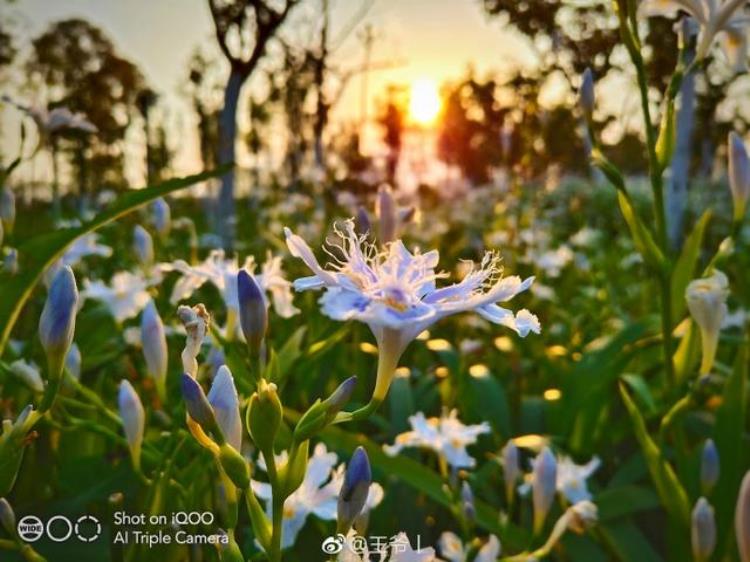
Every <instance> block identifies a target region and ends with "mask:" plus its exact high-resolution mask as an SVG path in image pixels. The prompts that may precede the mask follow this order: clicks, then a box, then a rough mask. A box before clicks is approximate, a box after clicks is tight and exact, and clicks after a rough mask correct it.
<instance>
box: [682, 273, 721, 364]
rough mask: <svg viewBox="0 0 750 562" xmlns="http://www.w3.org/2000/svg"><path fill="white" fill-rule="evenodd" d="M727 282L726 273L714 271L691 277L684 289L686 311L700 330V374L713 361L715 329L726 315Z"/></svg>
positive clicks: (716, 338)
mask: <svg viewBox="0 0 750 562" xmlns="http://www.w3.org/2000/svg"><path fill="white" fill-rule="evenodd" d="M728 296H729V282H728V281H727V277H726V275H724V274H723V273H722V272H721V271H718V270H715V271H714V273H713V275H711V277H707V278H704V279H695V280H694V281H691V282H690V283H689V284H688V286H687V289H685V299H686V300H687V305H688V309H689V310H690V314H691V315H692V317H693V320H695V322H696V324H698V327H699V328H700V331H701V350H702V354H703V358H702V360H701V374H704V375H705V374H708V373H709V372H710V371H711V367H713V364H714V358H715V357H716V348H717V347H718V345H719V331H720V330H721V324H722V322H723V321H724V318H725V317H726V315H727V297H728Z"/></svg>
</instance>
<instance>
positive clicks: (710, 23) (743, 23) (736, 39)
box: [640, 0, 748, 71]
mask: <svg viewBox="0 0 750 562" xmlns="http://www.w3.org/2000/svg"><path fill="white" fill-rule="evenodd" d="M746 2H747V0H723V1H722V0H644V1H643V2H642V3H641V6H640V10H641V13H643V14H644V15H646V16H667V17H671V16H674V15H675V14H676V13H677V12H678V11H680V10H682V11H684V12H687V13H688V14H690V16H691V17H692V18H693V19H694V20H695V21H696V22H697V23H698V26H699V27H700V34H699V37H698V46H697V48H696V52H695V60H696V61H700V60H703V58H705V57H706V55H707V54H708V51H709V49H710V48H711V44H712V43H713V41H714V39H715V38H716V37H717V36H720V38H721V40H722V45H721V46H722V50H723V51H724V54H725V55H726V56H727V59H729V62H730V63H731V64H732V65H733V66H734V67H735V69H736V70H737V71H742V70H744V69H745V68H746V63H747V23H748V19H747V18H745V17H743V14H742V13H738V12H741V11H742V9H743V7H744V5H745V3H746Z"/></svg>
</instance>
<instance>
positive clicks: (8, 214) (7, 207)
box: [0, 187, 16, 234]
mask: <svg viewBox="0 0 750 562" xmlns="http://www.w3.org/2000/svg"><path fill="white" fill-rule="evenodd" d="M0 221H2V223H3V226H4V227H5V230H6V231H7V232H8V234H10V233H12V232H13V225H14V224H15V222H16V196H15V195H13V191H12V190H11V189H10V188H9V187H4V188H2V189H0Z"/></svg>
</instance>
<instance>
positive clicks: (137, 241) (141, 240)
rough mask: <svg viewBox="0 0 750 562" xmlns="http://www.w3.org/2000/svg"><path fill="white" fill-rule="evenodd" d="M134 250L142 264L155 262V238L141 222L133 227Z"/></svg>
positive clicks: (147, 264) (146, 264)
mask: <svg viewBox="0 0 750 562" xmlns="http://www.w3.org/2000/svg"><path fill="white" fill-rule="evenodd" d="M133 251H134V252H135V257H136V258H137V259H138V263H140V264H141V265H142V266H149V265H151V264H152V263H154V240H153V239H152V238H151V235H150V234H149V233H148V230H146V229H145V228H143V227H142V226H141V225H140V224H138V225H136V226H135V228H134V229H133Z"/></svg>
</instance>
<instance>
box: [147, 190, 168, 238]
mask: <svg viewBox="0 0 750 562" xmlns="http://www.w3.org/2000/svg"><path fill="white" fill-rule="evenodd" d="M151 211H152V219H153V222H154V228H155V229H156V232H158V233H159V236H161V237H167V236H169V230H170V228H171V226H172V212H171V210H170V209H169V204H168V203H167V202H166V201H165V200H164V198H163V197H159V198H158V199H157V200H156V201H154V203H153V206H152V208H151Z"/></svg>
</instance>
